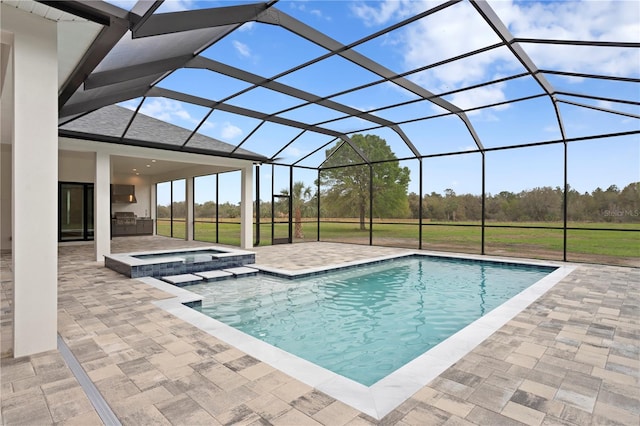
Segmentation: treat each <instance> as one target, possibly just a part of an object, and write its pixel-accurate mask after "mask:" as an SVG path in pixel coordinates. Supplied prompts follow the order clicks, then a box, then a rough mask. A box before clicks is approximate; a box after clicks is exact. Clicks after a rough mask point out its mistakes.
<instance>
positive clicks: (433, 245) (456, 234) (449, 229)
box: [157, 219, 640, 266]
mask: <svg viewBox="0 0 640 426" xmlns="http://www.w3.org/2000/svg"><path fill="white" fill-rule="evenodd" d="M238 222H239V221H237V219H236V222H229V221H227V222H222V221H221V222H220V223H219V224H218V240H217V242H218V243H220V244H227V245H239V243H240V224H239V223H238ZM367 225H368V224H367ZM460 225H467V226H460ZM479 225H480V223H476V222H461V223H460V222H456V223H455V225H454V224H452V223H450V222H449V223H433V222H429V223H425V224H423V227H422V248H423V249H432V250H444V251H458V252H464V253H480V251H481V238H482V236H481V228H480V227H479ZM157 226H158V229H157V232H158V234H160V235H166V236H170V222H169V220H168V219H167V220H163V219H160V220H158V222H157ZM506 226H521V227H523V228H507V227H506ZM528 227H546V229H545V228H528ZM553 227H562V223H521V222H517V223H505V222H501V223H489V222H487V227H485V253H486V254H497V255H506V256H517V257H531V258H541V259H555V260H562V251H563V241H564V240H563V230H562V229H548V228H553ZM568 227H569V228H575V229H568V230H567V260H569V261H572V260H573V261H588V262H599V263H609V264H622V265H630V266H640V232H625V230H635V231H640V226H639V225H638V224H620V223H569V224H568ZM590 228H591V229H590ZM603 228H611V229H616V230H601V229H603ZM254 229H255V226H254ZM287 229H288V228H287V224H276V227H275V231H276V237H278V236H286V235H287ZM594 229H595V230H594ZM185 230H186V227H185V222H174V229H173V236H174V237H175V238H184V237H185ZM194 232H195V239H197V240H200V241H210V242H216V224H215V223H209V222H196V224H195V230H194ZM418 232H419V225H418V224H417V222H415V221H403V223H397V224H390V223H382V222H380V221H374V224H373V244H374V245H381V246H395V247H407V248H416V249H417V248H418V247H419V244H418V243H419V240H418V238H419V237H418ZM303 234H304V238H301V239H295V241H296V242H298V241H316V240H317V222H316V221H315V220H308V221H305V223H304V224H303ZM320 240H321V241H336V242H347V243H357V244H369V231H368V229H367V230H365V231H361V230H360V229H359V224H358V223H356V222H355V221H350V222H349V221H347V220H341V221H340V222H337V221H336V222H334V221H331V222H329V221H322V222H321V224H320ZM270 244H271V223H261V226H260V245H270Z"/></svg>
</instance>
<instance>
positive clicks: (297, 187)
mask: <svg viewBox="0 0 640 426" xmlns="http://www.w3.org/2000/svg"><path fill="white" fill-rule="evenodd" d="M283 192H284V191H283ZM291 192H292V194H291V195H292V197H293V218H294V219H293V220H294V223H295V225H294V228H293V229H294V231H293V237H294V238H304V234H303V233H302V209H303V208H304V207H305V203H306V202H307V201H308V200H309V199H310V198H311V187H309V186H306V185H305V184H304V182H301V181H298V182H295V183H294V184H293V190H292V191H291Z"/></svg>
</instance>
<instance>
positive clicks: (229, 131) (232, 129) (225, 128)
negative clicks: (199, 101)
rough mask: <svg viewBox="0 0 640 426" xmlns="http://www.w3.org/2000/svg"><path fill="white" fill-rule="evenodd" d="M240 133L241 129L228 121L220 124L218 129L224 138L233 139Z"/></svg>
mask: <svg viewBox="0 0 640 426" xmlns="http://www.w3.org/2000/svg"><path fill="white" fill-rule="evenodd" d="M240 135H242V129H241V128H239V127H237V126H234V125H233V124H231V123H229V122H228V121H226V122H224V123H223V124H222V129H220V136H221V137H222V138H223V139H225V140H230V139H235V138H237V137H238V136H240Z"/></svg>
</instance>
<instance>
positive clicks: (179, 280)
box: [161, 266, 260, 287]
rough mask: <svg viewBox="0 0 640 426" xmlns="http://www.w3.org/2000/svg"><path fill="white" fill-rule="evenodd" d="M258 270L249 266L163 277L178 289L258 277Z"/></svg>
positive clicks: (163, 279)
mask: <svg viewBox="0 0 640 426" xmlns="http://www.w3.org/2000/svg"><path fill="white" fill-rule="evenodd" d="M258 272H260V271H259V270H258V269H255V268H249V267H247V266H239V267H237V268H228V269H216V270H213V271H203V272H194V273H193V274H179V275H169V276H166V277H161V279H162V281H165V282H168V283H169V284H173V285H175V286H178V287H184V286H188V285H192V284H201V283H203V282H213V281H221V280H226V279H227V278H237V277H241V276H243V277H249V276H252V275H257V274H258Z"/></svg>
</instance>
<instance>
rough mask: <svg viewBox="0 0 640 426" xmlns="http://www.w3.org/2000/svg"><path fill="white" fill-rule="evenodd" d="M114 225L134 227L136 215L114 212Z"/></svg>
mask: <svg viewBox="0 0 640 426" xmlns="http://www.w3.org/2000/svg"><path fill="white" fill-rule="evenodd" d="M113 216H114V217H115V219H116V225H135V224H136V215H135V213H134V212H115V213H114V214H113Z"/></svg>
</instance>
